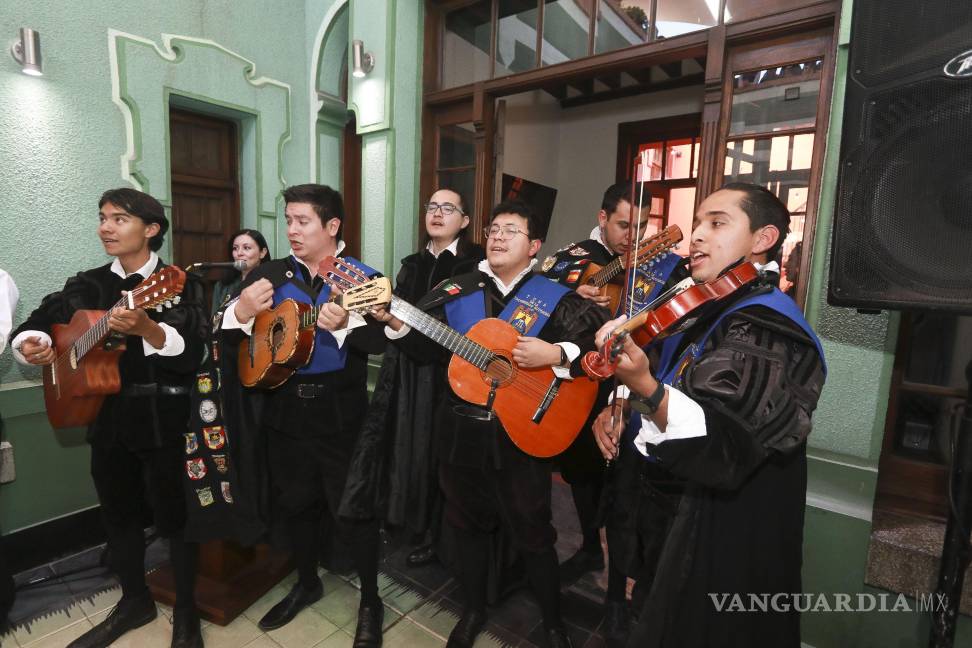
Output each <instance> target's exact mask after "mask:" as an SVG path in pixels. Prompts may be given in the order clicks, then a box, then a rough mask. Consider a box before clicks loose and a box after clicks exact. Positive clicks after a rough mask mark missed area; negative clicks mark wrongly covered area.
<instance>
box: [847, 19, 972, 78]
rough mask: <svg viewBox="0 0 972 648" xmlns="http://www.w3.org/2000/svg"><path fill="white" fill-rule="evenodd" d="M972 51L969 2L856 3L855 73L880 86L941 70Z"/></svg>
mask: <svg viewBox="0 0 972 648" xmlns="http://www.w3.org/2000/svg"><path fill="white" fill-rule="evenodd" d="M970 49H972V1H970V0H857V1H856V2H855V3H854V22H853V32H852V38H851V68H850V69H851V75H852V77H853V78H854V79H855V80H856V81H857V82H858V83H860V84H861V85H864V86H872V87H873V86H877V85H883V84H885V83H889V82H891V81H895V80H897V79H900V78H903V77H907V76H910V75H912V74H918V73H921V72H941V70H942V68H943V67H944V66H945V63H947V62H948V61H949V60H950V59H951V58H952V57H954V56H956V55H958V54H961V53H962V52H964V51H967V50H970Z"/></svg>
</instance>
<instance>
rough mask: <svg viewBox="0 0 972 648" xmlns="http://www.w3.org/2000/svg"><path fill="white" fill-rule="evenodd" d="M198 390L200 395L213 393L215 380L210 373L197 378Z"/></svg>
mask: <svg viewBox="0 0 972 648" xmlns="http://www.w3.org/2000/svg"><path fill="white" fill-rule="evenodd" d="M196 389H197V390H198V391H199V393H200V394H208V393H209V392H211V391H213V379H212V378H210V377H209V374H208V373H204V374H199V376H197V378H196Z"/></svg>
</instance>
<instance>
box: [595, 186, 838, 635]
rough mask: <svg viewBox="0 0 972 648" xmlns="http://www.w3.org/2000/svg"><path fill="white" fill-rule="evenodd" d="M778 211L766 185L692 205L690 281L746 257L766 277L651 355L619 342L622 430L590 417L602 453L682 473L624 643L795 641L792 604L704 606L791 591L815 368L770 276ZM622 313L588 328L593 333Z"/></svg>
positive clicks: (817, 387)
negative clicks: (625, 391) (655, 357)
mask: <svg viewBox="0 0 972 648" xmlns="http://www.w3.org/2000/svg"><path fill="white" fill-rule="evenodd" d="M789 219H790V217H789V213H788V212H787V210H786V207H785V206H784V205H783V204H782V203H781V202H780V201H779V200H778V199H777V198H776V196H774V195H773V194H771V193H770V192H769V191H767V190H766V189H764V188H762V187H757V186H755V185H749V184H742V183H739V184H729V185H726V186H725V187H724V188H723V189H721V190H719V191H716V192H715V193H713V194H712V195H710V196H709V197H708V198H706V199H705V200H704V201H703V202H702V204H701V205H699V208H698V209H697V210H696V214H695V220H694V222H693V228H692V236H691V245H690V269H691V272H692V278H693V279H694V280H695V281H696V282H709V281H713V280H716V279H718V278H719V276H720V275H721V274H722V273H723V271H724V270H725V269H727V268H728V267H730V266H732V265H733V264H735V263H736V262H737V261H739V260H741V259H745V260H748V261H751V262H753V263H754V264H757V266H760V267H762V270H763V272H764V273H766V276H765V280H764V281H763V282H762V283H759V284H757V285H756V286H755V287H753V288H745V287H744V288H743V289H740V290H739V291H737V292H736V293H734V294H733V295H732V296H730V297H729V298H726V299H725V300H723V301H721V302H719V303H718V304H717V306H716V308H715V309H714V311H713V312H711V313H707V315H706V316H705V317H704V318H702V319H701V320H700V321H698V322H696V323H695V324H694V325H693V326H692V327H691V328H689V329H688V330H686V331H684V332H682V333H680V334H676V335H673V336H672V337H670V338H668V339H666V340H665V341H664V343H663V345H662V347H661V352H660V360H659V362H658V363H657V365H658V366H654V367H653V366H649V361H648V358H647V356H646V355H645V353H644V352H643V351H642V350H641V349H639V348H638V347H637V346H636V345H635V344H634V343H633V342H631V340H630V338H629V339H627V340H626V342H625V345H624V349H623V352H622V354H621V356H620V364H619V365H618V368H617V372H616V375H617V376H618V378H619V379H620V380H621V381H622V382H623V383H624V384H625V385H627V386H628V387H629V388H630V391H631V393H630V397H629V398H628V399H627V407H630V409H631V416H630V419H629V420H628V424H627V426H626V427H627V429H626V430H624V431H623V432H624V436H623V437H622V427H624V426H623V425H622V424H619V425H612V422H611V421H612V419H611V412H610V410H605V411H604V412H602V414H601V415H600V416H599V417H598V419H597V421H596V422H595V425H594V432H595V435H596V438H597V442H598V445H599V446H600V448H601V450H602V452H603V453H604V456H605V457H607V458H613V457H615V455H616V453H617V451H618V449H619V446H620V448H621V451H622V452H631V453H639V454H640V455H641V456H642V457H643V460H644V461H651V462H654V463H656V464H657V465H658V466H660V467H662V468H663V469H664V470H667V471H668V472H669V473H670V474H672V475H674V476H675V477H678V478H681V479H683V480H685V483H686V485H685V492H684V495H683V496H682V498H681V500H680V502H679V504H678V510H677V513H676V515H675V518H674V520H673V521H672V526H671V530H670V531H669V533H668V535H667V536H666V537H665V539H664V542H663V546H662V548H661V554H660V558H659V561H658V568H657V572H656V573H655V576H654V580H653V582H652V584H651V588H650V591H649V592H648V593H647V595H646V597H645V601H644V605H643V606H642V609H641V614H640V616H639V620H638V621H639V622H638V625H637V626H636V627H635V628H633V630H632V633H631V636H630V637H629V639H628V645H629V646H632V647H634V646H638V647H639V648H642V647H645V646H666V647H668V646H675V647H679V646H685V647H695V646H707V647H710V648H721V647H730V646H740V647H741V646H755V645H765V644H766V642H767V641H769V642H771V643H772V644H773V645H774V646H782V647H791V648H796V647H798V646H799V645H800V618H799V614H798V613H797V612H796V611H795V610H794V608H793V607H792V606H784V609H786V610H788V611H774V610H773V609H770V610H769V611H766V612H758V611H757V612H733V611H725V610H722V611H720V610H719V609H718V608H717V606H716V601H718V600H719V599H720V598H721V597H723V596H729V597H731V596H732V595H733V594H740V595H741V596H742V598H743V600H745V601H749V597H748V595H749V594H756V595H769V596H773V595H775V594H781V595H784V596H785V595H787V594H789V593H798V592H800V591H801V588H800V567H801V556H802V541H803V514H804V506H805V498H806V479H807V474H806V470H807V468H806V439H807V436H808V435H809V434H810V430H811V415H812V413H813V410H814V409H815V407H816V404H817V399H818V398H819V396H820V391H821V389H822V387H823V383H824V377H825V365H824V360H823V353H822V351H821V347H820V342H819V340H818V339H817V337H816V335H815V334H814V332H813V330H812V329H811V328H810V326H809V324H807V322H806V321H805V320H804V319H803V316H802V314H801V313H800V310H799V308H798V307H797V306H796V304H794V302H793V301H792V300H791V299H790V298H789V297H787V296H785V295H783V294H782V293H781V292H780V291H779V289H777V288H776V287H775V281H776V278H777V277H778V272H779V270H778V266H777V264H776V262H775V261H774V259H775V257H776V256H777V253H778V251H779V249H780V246H781V244H782V242H783V238H784V237H785V236H786V233H787V231H788V229H789ZM620 321H621V320H620V319H618V320H614V321H613V322H609V323H608V324H607V325H605V326H604V327H603V328H602V329H601V330H600V331H599V332H598V342H599V344H603V343H604V338H605V337H606V336H607V335H608V334H609V333H610V331H611V330H612V329H613V328H614V327H615V326H616V325H617V323H618V322H620ZM621 466H624V462H622V463H621Z"/></svg>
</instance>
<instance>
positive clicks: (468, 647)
mask: <svg viewBox="0 0 972 648" xmlns="http://www.w3.org/2000/svg"><path fill="white" fill-rule="evenodd" d="M484 625H486V612H485V611H482V612H480V611H477V610H466V611H465V612H463V613H462V617H461V618H460V619H459V623H457V624H456V627H454V628H453V629H452V632H450V633H449V641H448V642H447V643H446V648H472V645H473V642H475V641H476V637H477V636H479V633H480V632H482V630H483V626H484Z"/></svg>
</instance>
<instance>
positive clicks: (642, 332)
mask: <svg viewBox="0 0 972 648" xmlns="http://www.w3.org/2000/svg"><path fill="white" fill-rule="evenodd" d="M761 274H762V273H761V272H760V271H759V270H757V269H756V266H755V265H753V264H752V263H750V262H749V261H743V262H740V263H737V264H736V265H734V266H732V267H730V268H729V269H727V270H725V271H724V272H723V273H722V274H721V275H719V276H718V277H717V278H716V279H713V280H712V281H708V282H705V283H700V284H695V283H692V280H691V279H685V280H684V281H682V282H680V283H679V284H677V285H676V286H674V287H673V288H671V289H669V290H668V291H666V292H665V293H663V294H662V295H660V296H659V297H658V298H657V299H656V300H654V301H653V302H652V303H650V304H648V306H646V307H645V308H644V309H643V310H641V311H639V312H638V313H637V314H635V315H633V316H632V317H631V318H630V319H629V320H627V321H626V322H624V323H622V324H621V325H620V326H618V328H616V329H614V331H612V332H611V335H610V336H609V337H608V339H607V340H606V341H605V342H604V346H603V348H602V349H601V350H600V351H590V352H588V353H587V354H586V355H585V356H584V357H583V358H582V359H581V367H582V368H583V369H584V372H585V373H586V374H587V375H588V376H590V377H591V379H593V380H605V379H607V378H610V377H611V376H612V375H614V370H615V368H616V367H617V365H618V356H619V355H620V354H621V348H622V346H623V344H624V340H625V338H626V337H631V339H632V340H634V342H635V343H636V344H637V345H638V346H640V347H644V346H646V345H648V344H649V343H651V342H653V341H655V340H658V339H662V338H664V337H668V336H669V335H671V334H673V333H677V332H678V331H680V330H684V329H685V328H687V327H688V326H690V325H691V324H693V323H694V322H695V321H696V320H697V319H698V318H699V316H700V315H701V311H702V310H703V309H704V308H705V307H706V306H708V305H710V304H713V303H715V302H718V301H720V300H722V299H725V298H726V297H728V296H730V295H732V294H733V293H735V292H736V291H737V290H739V289H741V288H743V287H745V286H748V285H749V284H752V283H754V282H755V281H756V280H757V279H759V278H760V276H761Z"/></svg>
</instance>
